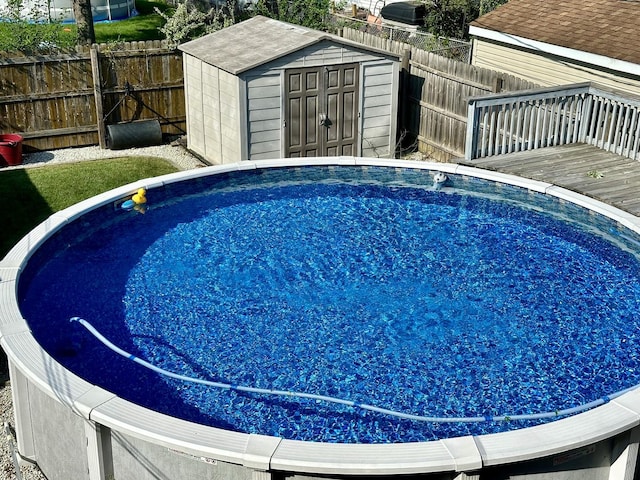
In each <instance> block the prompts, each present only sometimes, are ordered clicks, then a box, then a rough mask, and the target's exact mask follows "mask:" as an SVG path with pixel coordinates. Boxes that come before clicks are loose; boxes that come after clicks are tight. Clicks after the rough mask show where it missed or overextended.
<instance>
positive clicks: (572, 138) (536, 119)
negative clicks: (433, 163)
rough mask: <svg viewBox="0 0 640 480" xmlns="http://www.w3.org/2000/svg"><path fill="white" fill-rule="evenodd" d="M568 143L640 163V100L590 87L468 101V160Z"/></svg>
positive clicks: (466, 151)
mask: <svg viewBox="0 0 640 480" xmlns="http://www.w3.org/2000/svg"><path fill="white" fill-rule="evenodd" d="M569 143H587V144H589V145H594V146H596V147H599V148H601V149H603V150H606V151H609V152H613V153H616V154H618V155H622V156H625V157H627V158H631V159H635V160H640V99H638V98H630V97H625V96H623V95H622V94H618V93H615V92H613V91H608V90H605V89H604V88H602V87H598V86H595V85H594V84H592V83H580V84H575V85H565V86H560V87H552V88H544V89H536V90H525V91H520V92H513V93H504V94H495V95H487V96H482V97H473V98H471V99H469V110H468V118H467V140H466V148H465V158H466V159H467V160H473V159H476V158H483V157H489V156H493V155H499V154H502V153H513V152H520V151H524V150H534V149H537V148H543V147H551V146H557V145H564V144H569Z"/></svg>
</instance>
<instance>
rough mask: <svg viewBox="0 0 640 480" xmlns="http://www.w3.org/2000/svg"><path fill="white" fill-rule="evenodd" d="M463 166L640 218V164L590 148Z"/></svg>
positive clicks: (543, 151) (565, 148)
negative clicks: (556, 189)
mask: <svg viewBox="0 0 640 480" xmlns="http://www.w3.org/2000/svg"><path fill="white" fill-rule="evenodd" d="M461 163H464V164H466V165H470V166H474V167H478V168H484V169H486V170H493V171H498V172H502V173H509V174H513V175H518V176H521V177H525V178H531V179H534V180H540V181H545V182H549V183H553V184H554V185H558V186H561V187H564V188H566V189H568V190H572V191H575V192H578V193H582V194H583V195H587V196H589V197H592V198H596V199H598V200H601V201H603V202H605V203H608V204H610V205H613V206H615V207H618V208H620V209H621V210H625V211H627V212H629V213H632V214H633V215H636V216H640V162H639V161H636V160H630V159H628V158H625V157H622V156H619V155H616V154H613V153H610V152H606V151H604V150H601V149H600V148H597V147H594V146H591V145H587V144H570V145H562V146H557V147H546V148H540V149H537V150H529V151H524V152H518V153H509V154H504V155H496V156H492V157H486V158H478V159H475V160H471V161H463V162H461Z"/></svg>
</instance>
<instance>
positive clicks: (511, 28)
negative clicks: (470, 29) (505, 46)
mask: <svg viewBox="0 0 640 480" xmlns="http://www.w3.org/2000/svg"><path fill="white" fill-rule="evenodd" d="M471 25H472V26H474V27H478V28H483V29H487V30H493V31H496V32H500V33H504V34H508V35H514V36H517V37H521V38H526V39H529V40H536V41H538V42H543V43H548V44H551V45H557V46H561V47H566V48H571V49H574V50H579V51H583V52H587V53H592V54H597V55H603V56H605V57H609V58H613V59H616V60H622V61H626V62H631V63H635V64H640V35H638V31H639V28H640V1H639V0H509V2H508V3H506V4H504V5H502V6H500V7H498V8H497V9H496V10H493V11H492V12H489V13H487V14H486V15H483V16H481V17H480V18H478V19H477V20H475V21H474V22H472V23H471Z"/></svg>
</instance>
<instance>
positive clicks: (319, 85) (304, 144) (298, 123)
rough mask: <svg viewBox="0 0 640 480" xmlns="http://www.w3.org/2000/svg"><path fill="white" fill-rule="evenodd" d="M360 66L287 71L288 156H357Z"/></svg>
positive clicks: (286, 153) (335, 66) (286, 131)
mask: <svg viewBox="0 0 640 480" xmlns="http://www.w3.org/2000/svg"><path fill="white" fill-rule="evenodd" d="M358 71H359V66H358V64H357V63H353V64H345V65H332V66H323V67H313V68H296V69H290V70H286V71H285V119H286V123H285V156H286V157H325V156H328V157H332V156H339V155H356V154H357V137H358V98H359V96H358Z"/></svg>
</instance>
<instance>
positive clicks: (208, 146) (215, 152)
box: [201, 63, 222, 163]
mask: <svg viewBox="0 0 640 480" xmlns="http://www.w3.org/2000/svg"><path fill="white" fill-rule="evenodd" d="M218 73H219V70H218V69H217V68H216V67H212V66H211V65H207V64H206V63H203V64H202V105H201V108H202V110H203V115H202V117H203V125H202V138H203V140H202V141H203V142H204V149H203V153H202V154H201V155H202V156H203V157H204V158H206V159H207V160H209V161H210V162H212V163H221V162H220V159H221V158H222V137H221V134H220V131H221V128H222V126H221V124H220V121H221V120H220V90H219V87H218V83H219V80H218Z"/></svg>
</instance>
